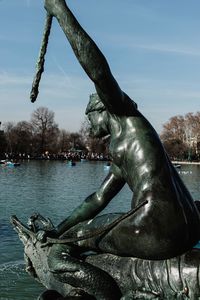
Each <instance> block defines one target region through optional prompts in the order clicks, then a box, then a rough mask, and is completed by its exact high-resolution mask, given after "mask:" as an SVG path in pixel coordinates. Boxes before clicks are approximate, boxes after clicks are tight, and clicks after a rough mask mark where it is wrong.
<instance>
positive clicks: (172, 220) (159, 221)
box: [98, 202, 192, 259]
mask: <svg viewBox="0 0 200 300" xmlns="http://www.w3.org/2000/svg"><path fill="white" fill-rule="evenodd" d="M148 205H149V206H148ZM148 205H147V206H144V207H142V208H141V209H140V210H138V211H137V212H136V213H135V214H133V215H131V216H129V217H127V218H126V219H124V220H123V221H122V222H120V223H119V224H118V225H117V226H116V227H114V228H113V229H112V230H111V231H109V232H108V233H107V234H106V235H104V236H103V237H102V238H101V239H100V240H99V242H98V247H99V249H100V250H101V251H103V252H108V253H112V254H116V255H120V256H133V257H138V258H142V259H167V258H171V257H175V256H177V255H180V254H183V253H184V252H186V251H188V250H190V249H191V248H192V244H191V241H190V237H189V231H188V224H187V222H186V220H185V219H184V216H182V214H181V213H180V214H178V213H177V214H176V216H175V215H173V214H172V212H171V211H170V212H169V208H168V205H166V207H164V206H163V207H162V204H161V202H160V203H159V202H158V204H157V206H156V204H155V203H154V204H151V203H150V204H148Z"/></svg>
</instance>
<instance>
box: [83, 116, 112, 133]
mask: <svg viewBox="0 0 200 300" xmlns="http://www.w3.org/2000/svg"><path fill="white" fill-rule="evenodd" d="M87 116H88V119H89V121H90V125H91V128H90V132H91V135H93V136H94V137H103V136H106V135H108V134H109V132H108V115H107V112H106V110H104V111H102V112H99V111H96V110H95V111H92V112H89V113H88V115H87Z"/></svg>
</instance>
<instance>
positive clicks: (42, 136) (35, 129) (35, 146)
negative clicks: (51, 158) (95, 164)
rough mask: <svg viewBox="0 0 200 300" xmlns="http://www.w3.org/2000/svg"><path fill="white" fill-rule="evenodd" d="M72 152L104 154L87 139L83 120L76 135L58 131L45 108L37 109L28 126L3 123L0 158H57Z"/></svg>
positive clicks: (100, 144)
mask: <svg viewBox="0 0 200 300" xmlns="http://www.w3.org/2000/svg"><path fill="white" fill-rule="evenodd" d="M75 149H76V150H82V151H83V152H85V153H87V152H88V151H91V152H97V153H105V152H106V145H105V143H104V142H103V141H100V140H98V139H94V138H93V139H92V138H91V137H90V136H89V125H88V122H87V121H86V120H85V122H83V124H82V126H81V130H80V131H79V132H68V131H66V130H64V129H59V127H58V124H56V122H55V120H54V112H53V111H50V110H49V109H48V108H46V107H39V108H37V109H36V110H35V111H34V112H33V113H32V115H31V119H30V121H29V122H28V121H21V122H18V123H13V122H6V123H4V124H3V125H2V130H1V131H0V158H4V156H5V153H6V154H9V156H11V157H16V156H18V155H23V156H24V157H27V155H28V156H30V157H40V156H41V155H43V154H45V153H49V154H51V155H57V154H58V153H64V152H67V151H70V150H75Z"/></svg>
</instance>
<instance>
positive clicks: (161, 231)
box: [45, 0, 200, 259]
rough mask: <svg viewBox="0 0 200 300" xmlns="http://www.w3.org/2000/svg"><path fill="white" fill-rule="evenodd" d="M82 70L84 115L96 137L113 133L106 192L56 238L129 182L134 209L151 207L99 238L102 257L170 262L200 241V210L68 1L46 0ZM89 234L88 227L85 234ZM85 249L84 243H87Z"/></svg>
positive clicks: (76, 213)
mask: <svg viewBox="0 0 200 300" xmlns="http://www.w3.org/2000/svg"><path fill="white" fill-rule="evenodd" d="M45 8H46V10H47V12H48V13H49V14H50V15H53V16H54V17H56V18H57V20H58V22H59V24H60V26H61V28H62V29H63V31H64V33H65V35H66V37H67V39H68V41H69V42H70V44H71V47H72V49H73V51H74V53H75V55H76V57H77V59H78V61H79V62H80V64H81V66H82V67H83V69H84V70H85V72H86V73H87V74H88V76H89V77H90V79H91V80H92V81H93V82H94V84H95V88H96V91H97V94H96V95H92V96H91V98H90V102H89V105H88V107H87V110H86V113H87V116H88V118H89V120H90V123H91V128H92V132H93V134H94V136H98V137H99V136H105V135H107V134H110V155H111V157H112V167H111V169H110V172H109V174H108V176H107V177H106V179H105V181H104V182H103V183H102V185H101V187H100V188H99V189H98V190H97V191H96V193H94V194H93V195H90V196H89V197H88V198H87V199H86V200H85V201H84V202H83V203H82V204H81V205H80V206H79V207H78V208H77V209H75V211H74V212H73V214H72V215H71V216H70V217H69V218H67V219H66V220H65V221H64V222H62V223H61V224H60V225H59V226H58V229H57V230H58V236H60V235H61V234H63V233H64V232H65V231H67V230H68V229H69V228H71V227H72V226H74V225H76V224H78V223H79V222H81V221H84V220H88V219H92V218H94V217H95V216H96V215H97V214H98V213H99V212H100V211H102V210H103V208H104V207H105V206H106V205H107V204H108V203H109V202H110V201H111V200H112V198H113V197H114V196H115V195H116V194H117V193H118V192H119V191H120V190H121V188H122V187H123V186H124V184H125V183H127V184H128V185H129V187H130V189H131V190H132V191H133V193H134V196H133V200H132V208H134V207H135V206H137V205H138V204H140V203H141V202H143V201H145V200H147V202H148V203H147V204H146V205H145V206H144V207H142V208H141V209H140V210H138V211H137V212H136V213H135V214H133V215H131V216H129V217H127V218H126V219H125V220H123V221H122V222H120V223H119V224H118V225H117V226H116V227H115V228H113V229H112V230H111V231H109V232H108V233H107V234H104V235H103V236H102V237H101V238H99V237H98V242H95V243H92V245H89V244H88V241H85V246H86V247H91V246H93V247H94V244H95V247H97V248H98V250H100V251H102V252H109V253H113V254H117V255H123V256H134V257H140V258H143V259H165V258H170V257H174V256H176V255H180V254H182V253H184V252H185V251H187V250H189V249H191V248H192V246H193V245H194V244H195V243H197V241H198V240H199V236H200V226H199V224H200V223H199V220H200V219H199V213H198V211H197V208H196V206H195V204H194V201H193V199H192V198H191V195H190V194H189V192H188V190H187V189H186V187H185V185H184V184H183V182H182V180H181V179H180V177H179V175H178V174H177V172H176V170H175V168H174V167H173V165H172V164H171V162H170V160H169V158H168V156H167V154H166V152H165V150H164V148H163V146H162V143H161V141H160V139H159V137H158V135H157V133H156V132H155V130H154V129H153V127H152V126H151V124H150V123H149V122H148V121H147V120H146V119H145V117H144V116H143V115H142V114H141V113H140V112H139V110H138V109H137V105H136V104H135V103H134V102H133V101H132V100H131V99H130V98H129V97H128V96H127V95H126V94H125V93H124V92H123V91H122V90H121V89H120V87H119V85H118V83H117V82H116V80H115V78H114V77H113V75H112V73H111V71H110V68H109V66H108V63H107V61H106V59H105V57H104V56H103V54H102V53H101V51H100V50H99V49H98V47H97V46H96V44H95V43H94V41H93V40H92V39H91V38H90V37H89V36H88V34H87V33H86V32H85V31H84V29H83V28H82V27H81V26H80V24H79V23H78V21H77V20H76V19H75V17H74V15H73V14H72V12H71V11H70V10H69V8H68V6H67V4H66V3H65V1H64V0H54V1H52V0H46V1H45ZM83 230H84V229H83ZM82 246H84V243H83V242H82Z"/></svg>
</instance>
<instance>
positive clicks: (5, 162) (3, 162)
mask: <svg viewBox="0 0 200 300" xmlns="http://www.w3.org/2000/svg"><path fill="white" fill-rule="evenodd" d="M0 164H1V165H3V166H6V167H19V166H20V163H18V162H12V161H6V160H1V161H0Z"/></svg>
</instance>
